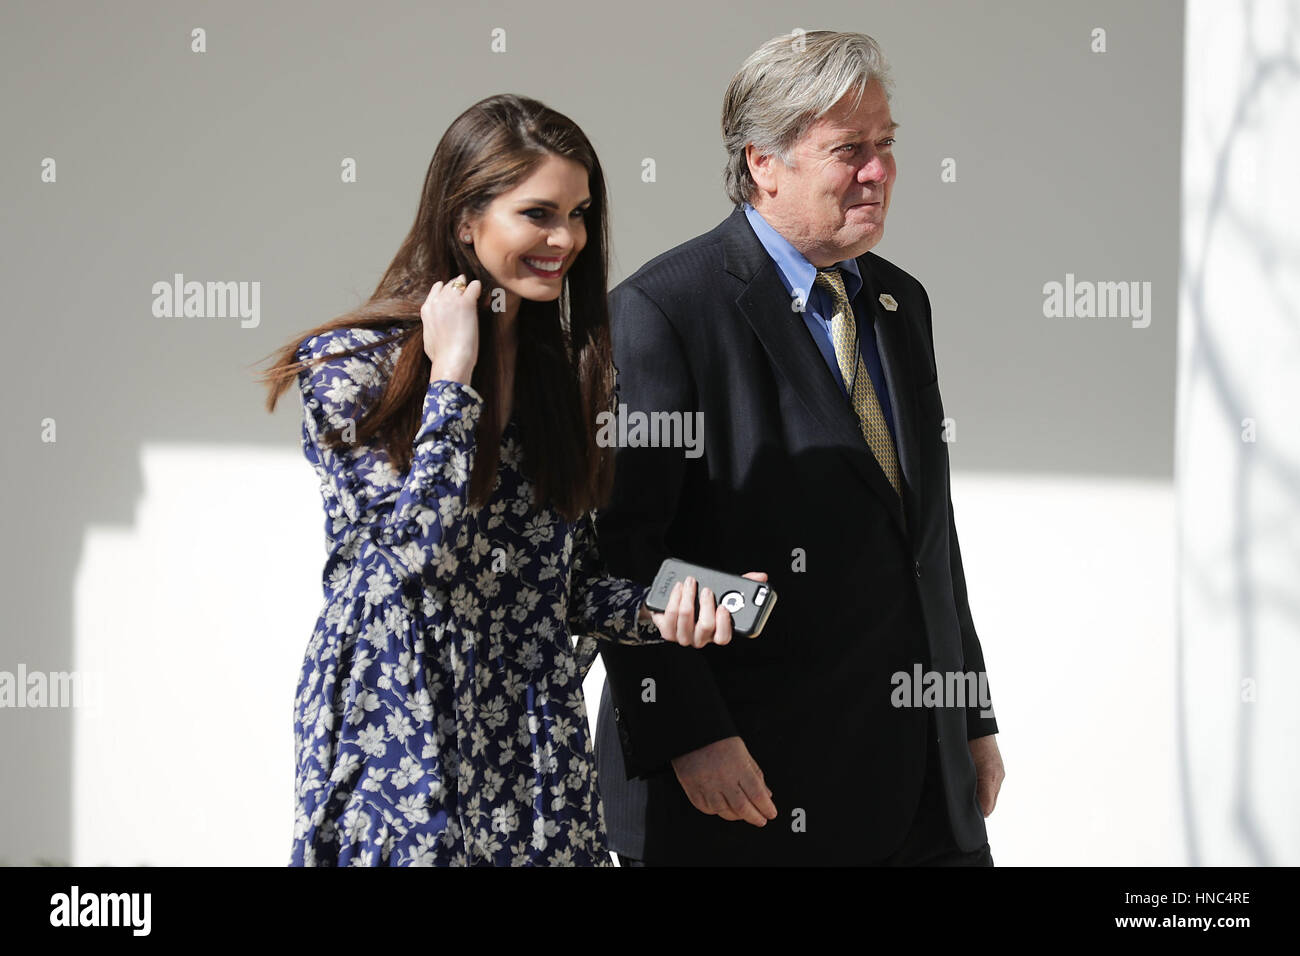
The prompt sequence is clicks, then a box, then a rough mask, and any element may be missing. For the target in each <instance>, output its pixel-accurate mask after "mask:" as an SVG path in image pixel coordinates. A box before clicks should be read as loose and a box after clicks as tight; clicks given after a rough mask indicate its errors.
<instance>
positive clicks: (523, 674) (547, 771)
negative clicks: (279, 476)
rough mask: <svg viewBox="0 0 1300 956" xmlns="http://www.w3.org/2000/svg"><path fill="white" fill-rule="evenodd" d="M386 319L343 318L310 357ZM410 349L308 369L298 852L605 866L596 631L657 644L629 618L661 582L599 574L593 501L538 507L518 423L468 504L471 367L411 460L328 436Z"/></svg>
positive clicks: (325, 859)
mask: <svg viewBox="0 0 1300 956" xmlns="http://www.w3.org/2000/svg"><path fill="white" fill-rule="evenodd" d="M385 337H387V336H386V334H385V333H383V332H379V331H372V330H368V329H350V330H338V331H332V332H329V333H326V334H323V335H319V336H315V337H313V338H311V339H308V340H306V341H305V342H304V343H302V345H301V346H299V350H298V355H299V358H305V357H307V356H320V355H337V354H338V353H339V352H342V351H344V350H347V349H350V348H354V347H356V346H358V345H362V344H369V343H374V342H377V341H379V340H380V339H382V338H385ZM396 351H397V344H396V343H389V344H387V345H384V346H380V347H378V348H376V349H371V350H368V351H366V352H362V353H358V354H357V355H354V356H348V357H339V358H336V359H331V360H329V361H326V362H323V363H322V364H319V365H314V366H311V367H308V368H306V369H304V370H303V371H302V372H301V373H300V374H299V384H300V386H301V390H302V397H303V451H304V453H305V454H306V456H307V460H308V461H310V462H311V464H312V466H313V467H314V468H315V469H316V472H317V474H318V475H319V476H320V488H321V495H322V497H323V499H324V505H325V514H326V519H325V533H326V548H327V552H328V557H327V559H326V562H325V569H324V574H323V583H324V591H325V599H326V600H325V608H324V610H323V611H322V612H321V615H320V618H319V620H318V622H317V624H316V629H315V632H314V634H313V635H312V638H311V641H310V643H309V644H308V645H307V652H306V655H305V658H304V660H303V665H302V672H301V675H300V677H299V682H298V691H297V698H296V700H295V706H294V738H295V753H296V765H297V773H296V778H295V794H296V808H295V814H294V842H293V852H292V857H291V860H290V865H291V866H341V865H353V866H383V865H392V866H410V865H421V866H437V865H499V866H507V865H523V864H539V865H585V866H592V865H594V866H609V865H612V864H611V862H610V858H609V853H608V848H607V846H606V842H605V828H604V819H603V810H602V808H601V804H600V797H599V793H598V791H597V789H596V772H595V764H594V761H593V758H592V750H591V742H590V738H589V734H588V730H587V713H586V707H585V704H584V701H583V694H582V678H583V676H584V674H585V673H586V670H587V667H588V665H589V664H590V662H591V659H592V658H593V657H594V655H595V640H594V638H596V637H599V638H603V639H607V640H616V641H619V642H622V643H633V644H646V643H660V642H661V641H662V638H660V636H659V632H658V630H657V628H655V627H654V626H653V625H652V624H650V623H645V622H642V623H638V621H637V612H638V610H639V608H640V606H641V605H642V604H643V603H644V601H645V598H646V594H647V592H648V590H649V589H648V588H647V587H644V586H642V585H639V584H635V583H633V582H631V581H627V580H624V579H622V578H615V577H611V576H608V575H607V574H606V573H605V571H604V568H603V566H602V563H601V559H600V556H599V553H598V550H597V546H596V537H595V530H594V522H593V515H592V514H591V513H590V512H589V513H587V514H586V515H584V516H582V518H581V519H580V520H579V521H578V523H577V524H576V525H575V524H570V523H569V522H567V521H566V520H565V519H564V517H563V516H562V515H560V514H559V513H558V512H556V511H554V510H553V509H550V508H549V507H548V508H546V509H543V510H538V509H537V508H535V507H533V505H532V504H531V502H530V499H529V492H530V489H531V483H530V482H529V480H528V478H527V475H526V473H525V472H524V470H523V464H524V463H523V462H522V460H521V459H522V451H523V449H522V442H521V440H520V437H519V433H518V428H517V425H516V423H515V422H514V421H511V422H510V423H509V425H508V426H507V427H506V429H505V433H504V435H503V437H502V441H501V461H500V466H499V468H498V473H497V478H496V485H495V487H494V489H493V492H492V497H491V500H490V501H489V502H488V504H487V506H486V507H484V508H471V507H469V506H468V504H467V498H468V483H469V472H470V468H471V467H472V464H473V460H474V446H475V440H474V429H475V426H476V424H477V423H478V419H479V416H480V414H482V412H483V408H484V405H483V399H482V396H481V395H479V393H478V392H477V391H475V390H474V389H473V388H472V387H470V386H468V385H465V384H462V383H460V382H454V381H437V382H433V383H432V384H431V385H430V386H429V389H428V392H427V393H426V395H425V399H424V410H423V419H422V422H421V424H420V428H419V432H418V433H417V435H416V437H415V445H414V459H413V461H412V464H411V468H410V469H409V471H408V472H407V473H406V474H405V475H403V474H399V473H398V472H397V471H395V470H394V469H393V467H392V466H391V464H390V462H389V459H388V456H387V454H386V453H385V452H384V450H383V449H382V448H380V447H378V446H377V445H376V446H375V447H371V446H368V445H364V444H358V443H355V442H354V443H352V444H350V445H348V446H347V447H346V448H341V449H337V450H336V449H331V448H327V447H326V446H325V444H324V442H323V441H322V440H321V436H322V435H323V434H324V433H325V432H327V431H329V430H330V429H333V428H341V427H344V426H346V425H347V423H348V422H352V423H353V424H354V425H355V423H356V422H358V421H360V418H361V416H362V413H363V411H364V409H365V408H367V407H369V406H368V403H369V402H373V401H375V400H376V399H377V398H378V396H379V394H380V393H381V391H382V388H383V385H384V383H385V381H386V380H387V376H388V375H389V374H391V371H392V363H393V361H394V359H395V357H396ZM571 634H572V635H575V636H579V637H580V639H579V641H578V646H577V647H576V648H575V647H574V646H573V644H572V643H571V637H570V635H571Z"/></svg>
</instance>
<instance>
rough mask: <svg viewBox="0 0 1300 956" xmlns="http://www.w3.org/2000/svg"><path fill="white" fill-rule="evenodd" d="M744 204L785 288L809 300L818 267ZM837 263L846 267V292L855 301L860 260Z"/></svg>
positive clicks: (750, 221) (751, 208)
mask: <svg viewBox="0 0 1300 956" xmlns="http://www.w3.org/2000/svg"><path fill="white" fill-rule="evenodd" d="M743 206H744V209H745V217H746V218H747V219H748V220H749V224H750V225H751V226H752V227H753V229H754V234H755V235H756V236H758V241H759V242H761V243H762V244H763V248H764V249H766V250H767V254H768V255H769V256H771V257H772V261H773V262H775V263H776V271H777V272H778V273H779V274H780V276H781V281H782V282H783V283H785V289H786V291H787V292H788V293H790V294H791V295H794V290H795V289H799V290H800V291H801V292H802V293H803V299H804V301H805V302H806V301H808V299H809V298H810V291H809V290H811V289H812V288H813V280H814V279H815V278H816V276H817V267H816V266H814V265H813V264H812V263H811V262H809V261H808V260H807V259H805V258H804V256H803V253H802V252H800V251H799V250H798V249H796V248H795V247H794V246H792V245H791V244H790V240H788V239H786V237H785V236H783V235H781V234H780V233H779V232H777V231H776V230H775V229H773V228H772V225H771V224H770V223H769V222H768V221H767V220H766V219H764V218H763V216H762V214H761V213H759V211H758V210H757V209H755V208H754V207H753V206H751V205H750V204H749V203H743ZM835 264H836V265H837V266H839V267H840V269H842V270H843V278H844V291H845V292H846V293H847V294H848V297H849V301H850V302H852V301H853V299H854V297H855V296H856V295H857V294H858V291H859V290H860V289H861V288H862V274H861V273H860V272H859V271H858V260H857V259H841V260H840V261H839V262H837V263H835Z"/></svg>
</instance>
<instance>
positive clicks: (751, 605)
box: [645, 558, 776, 637]
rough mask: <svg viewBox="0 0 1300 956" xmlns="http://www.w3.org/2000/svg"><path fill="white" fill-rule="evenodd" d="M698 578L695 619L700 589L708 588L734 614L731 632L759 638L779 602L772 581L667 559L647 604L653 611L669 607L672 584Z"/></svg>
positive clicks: (716, 601)
mask: <svg viewBox="0 0 1300 956" xmlns="http://www.w3.org/2000/svg"><path fill="white" fill-rule="evenodd" d="M688 575H689V576H691V577H693V578H695V580H696V582H698V583H697V584H696V588H695V619H696V620H697V621H698V620H699V619H700V588H709V589H710V590H711V591H712V592H713V599H714V601H715V603H716V605H717V606H718V607H726V609H727V611H728V612H729V613H730V614H731V623H732V633H734V634H739V635H740V636H742V637H758V635H759V634H761V633H762V631H763V625H764V624H766V623H767V619H768V616H769V615H770V614H771V613H772V607H773V605H775V604H776V591H775V590H774V589H773V588H772V586H771V585H770V584H765V583H764V582H762V581H751V580H750V579H749V578H746V577H742V576H741V575H739V574H728V573H727V572H726V571H717V570H715V569H713V568H705V567H701V566H700V565H698V564H688V563H687V562H685V561H679V560H677V559H676V558H667V559H665V560H664V563H663V564H661V565H660V566H659V573H658V574H656V575H655V579H654V583H653V584H652V585H650V594H649V596H648V597H647V598H646V602H645V605H646V607H648V608H649V609H650V610H652V611H662V610H664V609H665V608H666V607H667V606H668V596H669V595H670V594H672V590H673V585H674V584H676V583H677V582H678V581H685V580H686V578H687V576H688Z"/></svg>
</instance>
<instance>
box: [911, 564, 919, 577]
mask: <svg viewBox="0 0 1300 956" xmlns="http://www.w3.org/2000/svg"><path fill="white" fill-rule="evenodd" d="M912 569H913V570H914V571H916V576H917V577H918V578H919V577H920V576H921V562H920V561H917V562H916V563H915V564H913V565H912Z"/></svg>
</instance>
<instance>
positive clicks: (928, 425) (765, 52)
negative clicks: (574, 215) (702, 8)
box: [597, 31, 1003, 865]
mask: <svg viewBox="0 0 1300 956" xmlns="http://www.w3.org/2000/svg"><path fill="white" fill-rule="evenodd" d="M889 84H890V80H889V75H888V68H887V66H886V64H885V62H884V58H883V56H882V55H881V53H880V51H879V48H878V47H877V46H876V44H875V41H873V40H872V39H871V38H870V37H867V36H864V35H862V34H856V33H832V32H826V31H822V32H816V33H810V34H807V36H806V37H804V36H796V37H779V38H777V39H774V40H772V41H769V42H768V43H766V44H764V45H763V46H762V47H761V48H760V49H759V50H757V51H756V52H755V53H754V54H753V55H751V56H750V57H749V59H748V60H747V61H746V62H745V63H744V64H743V65H742V67H741V69H740V71H739V72H738V73H737V74H736V76H735V78H734V79H733V80H732V82H731V85H730V87H729V88H728V90H727V94H726V97H725V100H724V108H723V137H724V141H725V143H726V146H727V150H728V154H729V159H728V167H727V175H726V181H727V191H728V194H729V196H730V198H731V199H732V200H733V201H734V202H735V203H736V204H737V208H736V210H735V211H734V212H733V213H732V214H731V215H730V216H729V217H728V218H727V219H726V220H725V221H723V222H722V223H721V224H720V225H719V226H717V227H716V228H715V229H713V230H711V231H710V232H708V233H706V234H704V235H702V236H698V237H696V238H695V239H692V240H690V241H689V242H686V243H684V244H683V245H681V246H678V247H677V248H675V249H672V250H670V251H668V252H666V253H664V254H662V255H660V256H658V257H656V258H655V259H653V260H651V261H650V262H648V263H646V264H645V265H644V266H643V267H642V268H641V269H639V270H638V271H637V272H636V273H635V274H633V275H632V276H630V277H629V278H628V279H627V280H626V281H624V282H623V283H621V284H620V285H619V286H618V288H617V289H615V290H614V292H613V293H612V300H611V301H612V321H613V335H614V354H615V364H616V365H617V367H618V369H619V375H618V394H619V400H620V401H621V402H623V403H624V404H626V405H627V406H628V409H627V410H628V412H629V413H633V412H638V411H639V412H644V413H650V412H669V413H672V412H681V413H682V414H683V416H686V415H691V414H693V413H695V412H697V411H698V412H701V413H703V428H704V442H703V455H700V456H698V457H688V456H686V455H685V454H684V453H683V450H682V449H681V448H666V447H624V448H620V450H619V452H618V464H617V471H616V484H615V491H614V495H613V498H612V500H611V502H610V505H609V507H608V508H606V509H605V510H603V511H602V512H601V514H600V515H599V522H598V533H599V538H600V542H601V548H602V552H603V554H604V557H605V559H606V561H607V563H608V564H609V566H610V569H611V571H612V572H614V573H617V574H621V575H626V576H627V577H631V578H638V579H642V580H645V581H649V580H651V579H652V578H653V577H654V574H655V571H656V570H657V569H658V567H659V564H660V562H661V561H662V560H663V559H664V558H665V557H668V556H673V557H678V558H681V559H683V560H686V561H690V562H692V563H695V564H700V565H705V566H709V567H714V568H718V569H720V570H724V571H730V572H733V573H741V572H743V571H746V570H751V569H752V570H757V571H764V572H767V573H768V575H769V581H770V583H771V584H772V586H773V587H774V589H775V590H776V592H777V595H778V598H779V601H778V604H777V605H776V607H775V608H774V609H773V612H772V615H771V618H770V620H769V622H768V624H767V626H766V628H765V630H764V631H763V633H762V635H761V636H759V637H758V638H756V639H754V640H747V639H745V638H743V637H736V638H735V639H733V641H732V642H731V643H730V644H729V645H727V646H722V647H717V646H712V647H707V648H704V649H703V650H695V649H693V648H692V649H688V648H684V647H680V646H677V645H672V644H667V643H665V644H664V645H663V646H662V647H645V648H639V647H630V646H617V647H616V646H613V645H608V644H607V645H605V646H604V647H603V648H602V652H601V653H602V656H603V658H604V661H605V666H606V671H607V674H608V679H607V683H606V686H605V689H604V693H602V696H601V706H600V718H599V726H598V732H597V746H598V767H599V770H598V775H599V781H600V787H601V792H602V795H603V799H604V805H605V815H606V823H607V827H608V829H609V833H610V840H611V844H612V847H613V849H614V850H615V851H616V852H617V853H618V854H619V857H620V861H621V862H622V863H624V864H625V865H629V864H630V865H637V864H638V863H642V864H650V865H656V864H668V865H672V864H741V865H761V864H854V863H858V864H889V865H910V864H922V865H928V864H957V865H992V856H991V853H990V851H989V847H988V842H987V834H986V831H985V827H984V817H985V816H986V815H987V814H988V813H990V812H991V811H992V809H993V805H994V802H995V801H996V798H997V793H998V790H999V788H1000V786H1001V782H1002V777H1003V768H1002V762H1001V758H1000V756H999V754H998V748H997V744H996V741H995V737H994V735H995V734H996V733H997V725H996V723H995V721H994V719H993V716H992V711H991V708H989V707H988V705H987V701H985V702H983V703H982V702H981V701H980V700H978V699H975V697H974V695H972V696H971V697H970V698H968V699H966V700H964V701H962V702H958V703H956V704H954V703H953V702H952V701H943V700H941V701H939V702H940V703H947V704H948V706H937V707H936V706H931V707H919V706H899V704H900V703H907V704H912V703H913V702H914V701H913V695H912V693H911V691H910V690H909V692H908V693H906V694H904V695H902V696H901V698H900V694H899V693H897V691H898V689H899V677H898V676H897V675H906V679H907V680H911V679H912V678H913V677H914V675H915V674H916V673H917V671H916V667H918V666H919V668H920V670H921V671H922V672H928V671H931V670H933V671H937V672H940V673H941V674H957V673H963V672H965V673H973V674H976V675H981V676H982V675H983V672H984V657H983V653H982V651H981V649H980V643H979V639H978V637H977V636H976V633H975V628H974V625H973V623H972V621H971V615H970V609H969V606H968V604H967V598H966V584H965V579H964V577H963V574H962V563H961V552H960V551H959V549H958V544H957V532H956V527H955V525H954V523H953V517H952V503H951V498H950V494H949V473H948V454H947V446H946V444H945V443H944V441H943V439H942V431H941V421H942V419H943V417H944V412H943V404H942V402H941V400H940V396H939V389H938V382H937V379H936V375H937V371H936V366H935V358H934V344H933V333H932V328H931V318H930V303H929V299H928V298H927V296H926V293H925V290H924V289H923V288H922V287H921V284H920V283H919V282H917V281H916V280H915V279H914V278H912V277H911V276H910V275H908V274H907V273H905V272H903V271H902V270H901V269H899V268H897V267H896V266H894V265H892V264H891V263H889V262H887V261H885V260H884V259H881V258H880V257H878V256H876V255H874V254H871V253H869V252H868V250H869V249H870V248H871V247H872V246H874V245H875V244H876V243H877V242H879V240H880V237H881V234H882V232H883V229H884V224H885V216H886V213H887V212H888V210H889V200H890V194H891V192H892V188H893V181H894V173H895V164H894V158H893V154H892V149H891V147H892V144H893V132H894V129H895V127H896V125H897V124H895V123H894V122H893V120H892V117H891V115H890V110H889V101H888V89H889ZM790 91H795V92H794V93H793V94H791V92H790ZM792 95H793V96H794V97H795V99H791V96H792ZM682 600H683V603H684V604H685V602H686V601H688V600H690V596H688V595H684V596H683V598H682ZM686 606H689V605H686ZM946 683H952V682H951V681H949V682H946ZM977 780H978V783H977Z"/></svg>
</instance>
